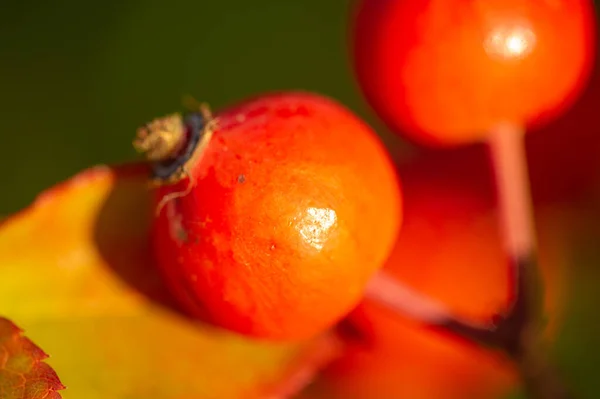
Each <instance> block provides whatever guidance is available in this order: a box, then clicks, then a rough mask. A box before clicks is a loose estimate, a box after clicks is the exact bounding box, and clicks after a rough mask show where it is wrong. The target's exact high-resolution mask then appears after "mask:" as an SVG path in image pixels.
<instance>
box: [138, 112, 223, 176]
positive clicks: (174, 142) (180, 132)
mask: <svg viewBox="0 0 600 399" xmlns="http://www.w3.org/2000/svg"><path fill="white" fill-rule="evenodd" d="M215 123H216V119H215V118H213V116H212V113H211V111H210V109H209V108H208V106H207V105H205V104H203V105H201V106H200V110H199V111H196V112H190V113H188V114H187V115H185V117H183V116H182V115H181V114H179V113H175V114H171V115H167V116H165V117H162V118H157V119H154V120H153V121H152V122H149V123H147V124H146V125H144V126H142V127H140V128H139V129H138V131H137V134H136V138H135V140H134V141H133V146H134V148H135V149H136V150H137V151H138V152H140V153H142V154H143V155H144V157H145V158H146V160H147V161H149V162H150V163H151V165H152V172H151V173H152V175H151V180H152V182H153V183H154V184H156V185H164V184H174V183H177V182H179V181H181V180H182V179H183V178H184V177H186V176H189V172H188V170H189V168H188V165H190V164H193V162H194V159H196V158H197V157H198V156H199V155H200V154H201V153H202V149H203V148H204V147H206V144H207V143H208V142H209V141H210V138H211V137H212V132H213V130H214V124H215Z"/></svg>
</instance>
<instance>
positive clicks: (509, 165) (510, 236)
mask: <svg viewBox="0 0 600 399" xmlns="http://www.w3.org/2000/svg"><path fill="white" fill-rule="evenodd" d="M488 145H489V148H490V152H491V158H492V163H493V169H494V174H495V178H496V190H497V195H498V211H499V217H500V221H501V223H502V234H503V240H504V245H505V247H506V251H507V253H508V254H509V255H510V257H511V258H512V259H527V258H529V257H531V254H533V253H535V246H536V243H535V232H534V226H533V224H534V223H533V212H532V205H531V194H530V189H529V177H528V172H527V157H526V153H525V141H524V131H523V129H522V128H521V127H519V126H516V125H512V124H500V125H498V126H496V128H494V129H492V130H491V132H490V136H489V141H488Z"/></svg>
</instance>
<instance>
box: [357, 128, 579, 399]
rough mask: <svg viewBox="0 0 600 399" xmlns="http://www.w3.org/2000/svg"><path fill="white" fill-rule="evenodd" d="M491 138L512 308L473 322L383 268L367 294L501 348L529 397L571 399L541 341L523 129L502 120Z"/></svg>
mask: <svg viewBox="0 0 600 399" xmlns="http://www.w3.org/2000/svg"><path fill="white" fill-rule="evenodd" d="M490 133H491V135H490V140H489V142H488V145H489V148H490V153H491V160H492V164H493V169H494V174H495V182H496V188H497V196H498V217H499V219H500V223H501V226H502V239H503V242H504V246H505V250H506V253H507V258H508V260H509V271H510V281H511V283H510V290H511V293H510V298H511V303H510V307H509V309H508V310H507V311H506V312H505V313H504V314H501V315H500V316H499V317H498V318H497V320H496V321H495V323H494V325H483V324H474V323H472V322H470V321H468V320H464V319H461V318H459V317H457V316H456V315H454V314H453V313H452V312H451V311H450V310H449V309H447V308H446V307H445V306H444V305H442V304H440V303H438V302H436V301H433V300H432V299H430V298H427V297H425V296H423V295H421V294H419V293H418V292H415V291H414V290H412V289H410V288H409V287H407V286H405V285H404V284H402V283H401V282H400V281H398V280H396V279H394V277H392V276H390V275H388V274H387V273H386V272H385V271H380V272H379V273H378V274H377V275H376V276H375V277H374V278H373V279H372V280H371V282H370V284H369V286H368V287H367V291H366V295H367V297H368V298H370V299H372V300H374V301H376V302H378V303H380V304H382V305H384V306H386V307H388V308H390V309H391V310H393V311H395V312H397V313H398V314H401V315H403V316H406V317H409V318H411V319H414V320H417V321H419V322H422V323H424V324H426V325H429V326H431V327H433V328H439V329H442V330H445V331H448V332H450V333H453V334H454V335H456V336H458V337H461V338H464V339H466V340H469V341H471V342H474V343H477V344H479V345H481V346H485V347H488V348H490V349H494V350H499V351H501V352H503V353H504V354H505V355H506V356H507V357H509V358H510V359H511V360H512V361H513V362H514V364H515V366H516V367H517V369H518V371H519V374H520V377H521V380H522V383H523V386H524V390H525V392H526V393H527V394H528V397H530V398H531V399H571V398H572V395H571V394H570V393H569V391H568V389H567V388H566V386H565V385H564V384H563V381H562V379H561V378H560V374H559V373H558V372H557V370H556V369H555V367H554V365H553V364H552V362H551V361H550V360H549V359H548V355H547V353H548V350H547V348H545V346H544V344H543V340H542V337H543V330H544V321H543V306H542V304H543V284H542V281H541V278H540V271H539V268H538V264H537V259H536V252H537V251H536V240H535V229H534V221H533V206H532V200H531V194H530V187H529V177H528V172H527V159H526V153H525V145H524V144H525V141H524V131H523V129H522V128H520V127H518V126H515V125H510V124H502V125H498V126H497V127H496V128H495V129H493V130H492V131H491V132H490Z"/></svg>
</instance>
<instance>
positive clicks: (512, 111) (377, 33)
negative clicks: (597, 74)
mask: <svg viewBox="0 0 600 399" xmlns="http://www.w3.org/2000/svg"><path fill="white" fill-rule="evenodd" d="M593 14H594V12H593V7H592V4H591V1H589V0H556V1H536V0H455V1H447V0H426V1H410V0H396V1H381V0H362V1H361V2H360V5H359V8H358V10H357V14H356V20H355V30H354V33H353V34H354V61H355V67H356V72H357V76H358V80H359V82H360V85H361V87H362V89H363V91H364V93H365V95H366V97H367V99H368V100H369V102H370V103H371V105H372V106H373V108H374V109H375V110H376V111H377V112H378V113H379V115H380V116H381V117H382V118H383V119H384V120H385V121H386V122H387V123H388V124H389V125H390V126H391V127H392V128H393V129H396V130H402V131H404V132H405V133H407V134H408V135H409V136H410V137H412V138H413V139H415V140H419V141H425V142H427V143H430V144H436V145H449V144H450V145H451V144H459V143H464V142H471V141H477V140H480V139H482V138H484V137H485V136H486V131H487V130H489V129H490V128H491V127H493V126H495V125H496V124H498V123H500V122H508V123H513V124H517V125H522V124H524V123H536V122H540V121H543V120H544V119H548V118H549V117H551V116H552V115H553V114H555V113H557V112H559V111H560V110H561V109H563V108H564V107H565V106H566V105H567V104H568V103H570V102H571V101H572V100H573V98H574V96H575V95H576V94H577V93H578V92H579V90H580V88H581V87H582V84H583V83H584V81H585V79H586V78H587V76H588V74H589V70H590V66H591V64H592V58H593V49H594V40H595V38H594V31H595V26H594V18H593Z"/></svg>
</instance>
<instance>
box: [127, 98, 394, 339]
mask: <svg viewBox="0 0 600 399" xmlns="http://www.w3.org/2000/svg"><path fill="white" fill-rule="evenodd" d="M192 116H193V117H195V118H196V119H193V118H192V119H188V120H189V121H192V122H194V120H195V122H194V123H196V122H199V121H200V120H201V119H202V118H201V116H199V115H197V114H195V116H194V115H192ZM174 118H175V119H168V118H167V119H163V120H158V121H155V122H153V124H151V125H149V126H148V127H147V128H145V129H142V130H141V131H140V133H139V139H138V143H137V144H138V147H144V146H143V145H142V143H144V142H145V143H146V145H145V148H142V149H143V150H145V151H146V152H147V154H150V155H153V154H154V155H155V154H157V153H160V151H159V150H157V148H161V147H162V148H165V147H167V148H171V152H172V153H173V152H175V151H178V154H179V155H178V157H175V158H174V159H171V160H170V161H165V160H164V159H163V160H162V161H161V162H157V163H155V174H156V173H159V176H158V177H160V179H159V180H160V181H159V183H161V186H160V187H159V188H158V190H157V201H158V203H159V204H163V203H164V208H162V210H159V211H160V213H159V215H158V216H157V219H156V221H155V224H154V226H153V248H154V251H155V254H156V259H157V262H158V265H159V267H160V269H161V270H162V272H163V273H164V276H165V278H166V280H167V283H168V284H169V285H170V287H171V289H172V291H173V293H174V294H175V295H176V297H177V298H178V299H179V301H180V302H181V303H182V304H183V305H184V306H185V308H186V309H187V310H188V311H189V312H190V313H191V314H193V315H195V316H198V317H202V318H208V319H209V320H210V321H212V322H214V323H216V324H218V325H220V326H223V327H226V328H228V329H230V330H233V331H236V332H239V333H242V334H246V335H251V336H256V337H262V338H268V339H281V340H292V339H302V338H305V337H308V336H311V335H314V334H317V333H319V332H321V331H323V330H324V329H326V328H328V327H329V326H331V325H332V324H334V323H335V322H337V321H338V320H339V319H341V318H342V317H343V316H344V315H345V314H347V313H348V312H349V311H350V310H351V309H352V308H353V307H354V306H355V305H356V304H357V303H358V301H359V300H360V298H361V296H362V294H363V290H364V287H365V285H366V283H367V281H368V280H369V279H370V277H371V276H372V275H373V273H374V272H375V271H376V270H378V269H379V268H380V267H381V266H382V264H383V263H384V261H385V259H386V257H387V256H388V254H389V252H390V250H391V248H392V246H393V243H394V241H395V238H396V235H397V232H398V228H399V224H400V218H401V193H400V188H399V184H398V179H397V176H396V172H395V170H394V167H393V165H392V163H391V161H390V159H389V156H388V154H387V152H386V150H385V148H384V147H383V145H382V144H381V143H380V141H379V139H378V138H377V136H376V134H375V133H374V132H373V131H372V130H371V129H370V128H369V127H368V126H367V125H366V124H365V123H363V122H362V121H361V120H359V119H358V118H357V117H356V116H354V115H353V114H352V113H351V112H349V111H348V110H346V109H345V108H343V107H342V106H341V105H339V104H337V103H335V102H333V101H332V100H329V99H326V98H323V97H320V96H317V95H313V94H303V93H286V94H272V95H266V96H262V97H259V98H255V99H252V100H249V101H246V102H244V103H242V104H240V105H237V106H235V107H233V108H229V109H227V110H224V111H222V112H220V113H219V114H218V115H217V116H216V118H215V119H214V120H213V121H211V122H209V123H208V124H207V125H206V127H205V128H204V130H202V132H201V133H202V134H203V139H201V140H200V144H199V145H198V146H197V148H196V149H195V151H194V152H193V153H192V154H191V157H190V156H187V157H186V156H185V153H186V149H187V148H186V146H185V145H184V146H183V147H181V146H177V145H172V144H171V143H172V142H173V141H172V140H171V139H170V137H171V136H169V135H168V134H166V133H165V132H171V133H172V132H174V131H175V132H177V131H179V132H180V133H181V132H182V131H184V130H185V129H182V128H181V119H177V117H174ZM176 120H179V122H178V123H179V128H178V129H177V126H178V125H177V123H175V122H174V121H176ZM169 122H170V123H171V125H170V127H169V125H168V123H169ZM165 123H167V125H164V124H165ZM173 127H175V128H173ZM194 131H195V128H194V127H192V128H190V126H188V129H187V133H188V136H189V133H190V132H191V133H194ZM157 135H158V136H157ZM159 136H162V137H164V138H165V141H162V142H160V145H156V144H153V143H154V142H153V140H151V139H149V138H150V137H159ZM193 136H194V135H193V134H192V135H191V138H193ZM188 138H189V137H188ZM175 141H176V140H175ZM188 143H189V141H188ZM182 154H183V155H182ZM188 155H189V154H188ZM182 156H183V158H182ZM150 158H151V159H152V158H153V157H152V156H150ZM162 158H164V156H162ZM186 158H189V160H188V161H187V163H186V164H185V165H183V166H182V167H179V168H178V167H176V168H175V169H177V170H170V173H171V174H170V175H169V176H167V175H164V174H163V175H160V173H161V172H160V171H165V170H166V171H168V170H169V169H173V168H169V162H170V163H174V165H175V166H177V165H178V164H176V162H177V161H178V160H181V159H186ZM154 159H155V160H158V159H161V157H159V156H154ZM165 162H166V163H165ZM187 173H189V179H188V177H186V174H187Z"/></svg>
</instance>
